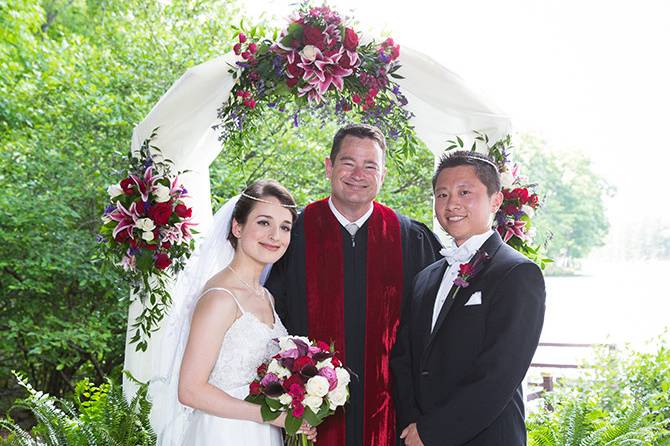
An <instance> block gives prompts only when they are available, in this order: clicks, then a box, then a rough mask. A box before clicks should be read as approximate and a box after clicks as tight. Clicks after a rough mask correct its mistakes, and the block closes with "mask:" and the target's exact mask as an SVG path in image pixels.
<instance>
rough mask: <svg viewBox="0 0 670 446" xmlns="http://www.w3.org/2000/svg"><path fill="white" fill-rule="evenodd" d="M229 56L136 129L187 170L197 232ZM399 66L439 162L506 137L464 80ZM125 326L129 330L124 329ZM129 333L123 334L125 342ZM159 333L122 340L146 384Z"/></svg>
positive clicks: (183, 83)
mask: <svg viewBox="0 0 670 446" xmlns="http://www.w3.org/2000/svg"><path fill="white" fill-rule="evenodd" d="M236 60H237V58H236V56H235V55H234V54H233V53H232V52H231V53H229V54H226V55H225V56H221V57H218V58H216V59H213V60H210V61H208V62H205V63H203V64H200V65H197V66H195V67H193V68H191V69H189V70H188V71H186V73H185V74H184V75H183V76H182V77H181V78H180V79H179V80H177V81H176V82H175V83H174V84H173V85H172V87H171V88H170V89H169V90H168V91H167V92H166V93H165V94H164V95H163V97H162V98H161V99H160V100H159V101H158V103H157V104H156V105H155V106H154V108H153V109H152V110H151V112H150V113H149V114H148V115H147V117H146V118H145V119H144V120H143V121H142V122H141V123H139V124H138V125H137V127H135V130H134V131H133V139H132V146H131V148H132V149H133V150H137V149H139V147H140V145H141V143H142V141H144V139H145V138H147V137H148V136H149V135H150V134H151V131H152V130H153V129H154V128H156V127H158V135H157V137H156V138H155V139H154V141H153V142H154V144H155V145H156V146H157V147H159V148H160V149H161V151H162V153H163V155H164V156H165V157H166V158H169V159H171V160H172V161H174V163H175V165H176V169H177V170H190V171H191V172H189V173H187V174H184V175H183V176H182V177H181V180H182V182H183V183H184V186H185V187H186V188H187V189H188V191H189V194H190V195H191V196H192V199H191V201H190V203H191V205H192V206H193V218H194V221H196V222H198V223H199V226H198V227H197V229H198V231H199V232H200V233H203V232H204V231H206V229H207V228H208V226H209V225H210V223H211V220H212V206H211V202H210V182H209V165H210V164H211V162H212V161H213V160H214V159H215V158H216V156H217V155H218V154H219V152H220V151H221V149H222V146H221V143H220V142H219V141H218V137H217V134H216V132H215V131H213V130H212V126H213V125H214V124H215V123H216V121H217V117H216V111H217V109H218V108H219V107H220V106H221V104H223V103H224V101H226V100H227V98H228V95H229V94H230V90H231V89H232V87H233V85H234V82H235V81H234V79H233V77H232V75H231V74H230V73H229V72H228V71H229V69H230V66H231V65H234V64H235V61H236ZM400 63H401V65H402V67H401V68H400V70H398V74H400V75H402V76H404V77H405V79H400V80H398V83H399V85H400V87H401V91H402V92H403V94H405V96H406V97H407V99H408V101H409V104H408V108H409V110H411V111H412V112H413V113H414V114H415V115H416V116H415V117H414V118H413V120H412V124H413V125H414V126H415V128H416V132H417V135H418V137H419V138H421V140H423V141H424V142H425V143H426V145H427V146H428V148H429V149H430V150H431V152H433V154H434V155H435V156H436V157H437V156H439V155H440V154H441V153H442V152H443V150H444V148H445V147H446V141H447V140H449V139H454V138H455V136H457V135H458V136H460V137H461V138H463V139H464V140H466V141H468V140H470V141H471V140H472V136H473V133H472V131H473V130H477V131H481V132H486V133H487V134H488V135H489V136H490V137H491V139H493V140H495V139H496V138H498V137H500V136H503V135H504V134H506V133H508V132H509V131H510V129H511V122H510V120H509V118H508V117H507V116H505V115H504V114H503V113H502V112H500V111H499V110H497V109H496V108H495V107H493V106H492V105H490V104H488V103H487V102H486V101H484V100H483V99H482V98H480V97H479V96H478V95H477V94H476V93H475V92H473V91H472V90H471V89H470V88H468V87H467V85H465V83H464V82H463V80H462V79H460V78H459V77H458V76H457V75H455V74H454V73H452V72H451V71H449V70H448V69H446V68H445V67H444V66H442V65H440V64H439V63H437V62H436V61H435V60H433V59H432V58H431V57H429V56H427V55H425V54H422V53H420V52H418V51H415V50H412V49H410V48H407V47H402V49H401V55H400ZM139 312H140V305H139V304H138V303H137V302H135V303H133V304H132V305H131V306H130V309H129V312H128V322H129V324H130V323H132V321H134V319H135V317H136V316H137V315H138V314H139ZM129 326H130V325H129ZM131 336H132V332H130V331H129V332H128V336H127V339H130V337H131ZM160 336H161V332H160V331H158V332H156V333H154V334H153V335H152V337H151V340H150V342H149V348H148V349H147V351H146V352H136V351H135V345H134V344H128V343H127V342H126V352H125V363H124V368H125V369H126V370H128V371H130V373H132V375H133V376H134V377H135V378H137V379H138V380H140V381H148V379H149V378H150V376H151V370H152V369H153V368H154V359H153V356H154V355H155V352H154V350H155V348H153V347H154V346H155V345H158V344H159V343H158V342H156V341H157V340H158V339H159V338H160ZM136 389H137V387H136V386H135V384H134V383H132V382H131V381H129V380H127V379H125V377H124V391H125V394H126V397H128V398H130V397H132V395H134V394H135V391H136Z"/></svg>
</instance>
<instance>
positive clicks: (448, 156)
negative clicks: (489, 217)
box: [433, 150, 501, 196]
mask: <svg viewBox="0 0 670 446" xmlns="http://www.w3.org/2000/svg"><path fill="white" fill-rule="evenodd" d="M457 166H472V167H473V168H474V169H475V175H477V178H479V181H481V182H482V183H483V184H484V186H486V191H487V192H488V194H489V196H491V195H493V194H495V193H498V192H500V190H501V183H500V173H499V172H498V168H497V167H496V164H495V162H494V161H493V159H492V158H491V157H490V156H488V155H485V154H483V153H478V152H471V151H467V150H456V151H454V152H447V153H445V154H443V155H442V157H441V158H440V161H439V162H438V164H437V169H435V175H433V191H435V185H436V184H437V177H438V176H440V172H442V171H443V170H444V169H447V168H449V167H457Z"/></svg>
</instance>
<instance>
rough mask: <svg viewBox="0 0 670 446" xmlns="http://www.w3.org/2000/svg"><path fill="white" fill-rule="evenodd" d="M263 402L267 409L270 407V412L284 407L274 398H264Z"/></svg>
mask: <svg viewBox="0 0 670 446" xmlns="http://www.w3.org/2000/svg"><path fill="white" fill-rule="evenodd" d="M265 402H266V403H267V405H268V407H270V409H272V410H279V409H281V408H282V407H284V405H283V404H282V403H280V402H279V400H276V399H274V398H265Z"/></svg>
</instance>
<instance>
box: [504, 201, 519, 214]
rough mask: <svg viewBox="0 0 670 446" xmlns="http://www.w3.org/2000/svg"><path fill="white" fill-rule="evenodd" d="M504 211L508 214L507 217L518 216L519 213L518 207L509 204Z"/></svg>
mask: <svg viewBox="0 0 670 446" xmlns="http://www.w3.org/2000/svg"><path fill="white" fill-rule="evenodd" d="M503 211H504V212H505V214H507V215H516V214H517V213H518V212H519V208H518V207H516V206H515V205H513V204H508V205H506V206H505V208H504V209H503Z"/></svg>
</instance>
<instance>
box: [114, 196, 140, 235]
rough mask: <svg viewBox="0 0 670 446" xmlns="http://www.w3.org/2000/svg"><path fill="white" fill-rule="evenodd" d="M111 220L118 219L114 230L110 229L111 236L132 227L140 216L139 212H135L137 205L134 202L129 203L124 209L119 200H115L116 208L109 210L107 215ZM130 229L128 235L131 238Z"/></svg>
mask: <svg viewBox="0 0 670 446" xmlns="http://www.w3.org/2000/svg"><path fill="white" fill-rule="evenodd" d="M107 216H108V217H109V218H110V219H111V220H114V221H118V222H119V224H118V225H116V227H115V228H114V231H112V236H113V237H115V238H116V236H117V235H118V234H119V233H120V232H121V231H123V230H127V229H129V228H130V229H132V228H133V226H135V222H136V221H137V219H138V218H140V214H139V213H138V212H137V206H136V204H135V203H132V204H131V205H130V208H129V209H126V208H125V207H124V206H123V205H122V204H121V202H120V201H117V202H116V209H115V210H113V211H112V212H110V213H109V214H108V215H107ZM132 236H133V234H132V231H131V232H130V237H131V238H132Z"/></svg>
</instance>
